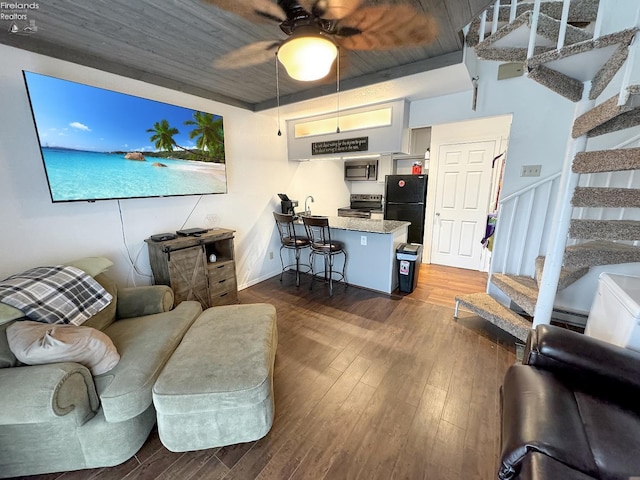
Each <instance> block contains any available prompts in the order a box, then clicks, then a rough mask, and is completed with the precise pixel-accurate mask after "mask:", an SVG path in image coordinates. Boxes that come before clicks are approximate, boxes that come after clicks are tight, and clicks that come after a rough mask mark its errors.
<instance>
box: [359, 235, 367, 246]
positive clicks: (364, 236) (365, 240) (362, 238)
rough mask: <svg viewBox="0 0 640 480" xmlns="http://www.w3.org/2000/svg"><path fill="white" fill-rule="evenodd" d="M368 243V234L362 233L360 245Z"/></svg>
mask: <svg viewBox="0 0 640 480" xmlns="http://www.w3.org/2000/svg"><path fill="white" fill-rule="evenodd" d="M366 244H367V236H366V235H361V236H360V245H366Z"/></svg>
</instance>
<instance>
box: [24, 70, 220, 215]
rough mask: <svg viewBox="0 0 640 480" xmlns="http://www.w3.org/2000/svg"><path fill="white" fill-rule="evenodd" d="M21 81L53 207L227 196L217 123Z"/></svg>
mask: <svg viewBox="0 0 640 480" xmlns="http://www.w3.org/2000/svg"><path fill="white" fill-rule="evenodd" d="M24 76H25V81H26V84H27V92H28V95H29V100H30V102H31V109H32V112H33V117H34V121H35V123H36V130H37V134H38V140H39V141H40V149H41V151H42V158H43V162H44V167H45V170H46V174H47V180H48V182H49V189H50V191H51V198H52V200H53V201H54V202H59V201H60V202H63V201H78V200H88V201H91V200H104V199H115V198H138V197H163V196H177V195H202V194H214V193H226V192H227V180H226V178H227V177H226V162H225V150H224V128H223V121H222V117H221V116H220V115H216V114H213V113H208V112H204V111H199V110H191V109H188V108H184V107H180V106H176V105H170V104H167V103H162V102H158V101H154V100H149V99H144V98H140V97H136V96H133V95H127V94H123V93H118V92H115V91H111V90H106V89H102V88H97V87H93V86H89V85H84V84H81V83H76V82H71V81H68V80H62V79H58V78H54V77H50V76H46V75H40V74H36V73H31V72H26V71H25V72H24Z"/></svg>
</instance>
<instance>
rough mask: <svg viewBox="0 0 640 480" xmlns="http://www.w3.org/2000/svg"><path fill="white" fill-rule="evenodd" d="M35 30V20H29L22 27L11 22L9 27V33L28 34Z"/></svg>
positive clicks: (36, 28) (36, 29)
mask: <svg viewBox="0 0 640 480" xmlns="http://www.w3.org/2000/svg"><path fill="white" fill-rule="evenodd" d="M37 31H38V27H37V26H36V21H35V20H29V24H28V25H25V26H24V27H23V28H20V27H19V26H18V24H17V23H16V22H11V26H10V27H9V33H15V34H18V35H29V34H31V33H35V32H37Z"/></svg>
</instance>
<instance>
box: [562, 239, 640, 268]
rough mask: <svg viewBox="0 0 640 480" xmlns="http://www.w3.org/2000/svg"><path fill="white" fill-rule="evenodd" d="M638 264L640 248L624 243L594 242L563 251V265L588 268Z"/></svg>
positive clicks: (573, 246)
mask: <svg viewBox="0 0 640 480" xmlns="http://www.w3.org/2000/svg"><path fill="white" fill-rule="evenodd" d="M635 262H640V247H634V246H633V245H627V244H624V243H615V242H606V241H595V242H586V243H581V244H578V245H571V246H568V247H567V248H566V249H565V251H564V265H565V266H572V267H588V266H596V265H617V264H620V263H635Z"/></svg>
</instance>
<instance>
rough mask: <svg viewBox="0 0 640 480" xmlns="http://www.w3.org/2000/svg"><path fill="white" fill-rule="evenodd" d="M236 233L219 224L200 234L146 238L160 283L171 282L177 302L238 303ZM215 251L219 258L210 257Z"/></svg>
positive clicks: (205, 304)
mask: <svg viewBox="0 0 640 480" xmlns="http://www.w3.org/2000/svg"><path fill="white" fill-rule="evenodd" d="M233 234H234V230H227V229H224V228H216V229H213V230H210V231H208V232H206V233H203V234H201V235H200V236H197V237H196V236H189V237H178V238H175V239H173V240H165V241H162V242H155V241H153V240H151V239H150V238H148V239H146V240H145V242H147V246H148V248H149V262H150V263H151V271H152V272H153V278H154V280H155V283H156V285H168V286H170V287H171V288H172V289H173V292H174V294H175V304H176V305H177V304H179V303H180V302H183V301H185V300H196V301H198V302H200V303H201V304H202V308H209V307H215V306H218V305H228V304H231V303H237V301H238V284H237V280H236V267H235V261H234V254H233ZM212 254H214V255H215V256H216V261H215V262H211V261H209V258H210V257H211V255H212Z"/></svg>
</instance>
